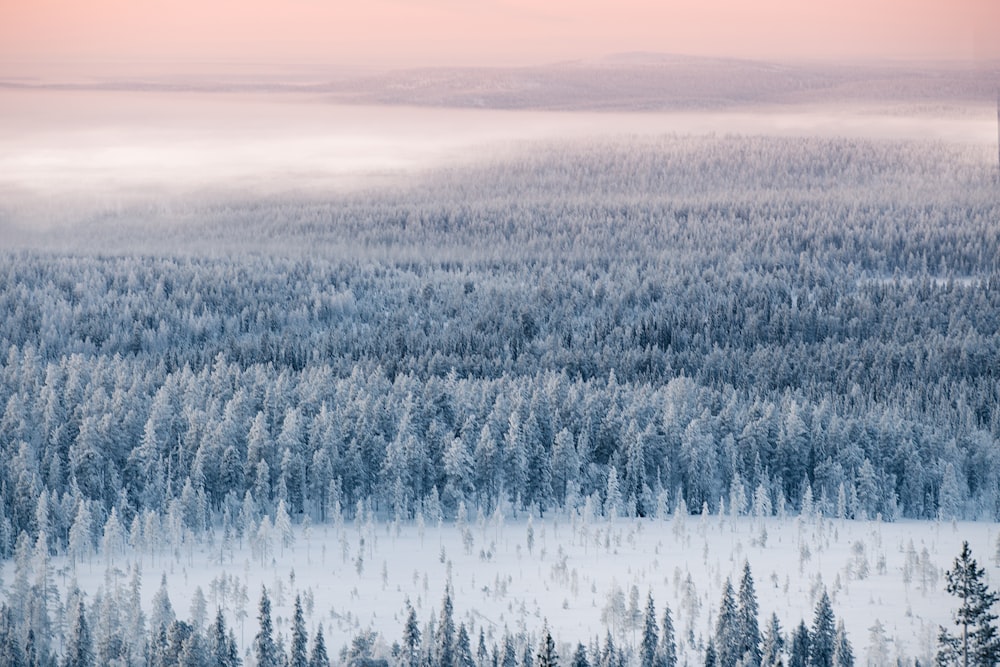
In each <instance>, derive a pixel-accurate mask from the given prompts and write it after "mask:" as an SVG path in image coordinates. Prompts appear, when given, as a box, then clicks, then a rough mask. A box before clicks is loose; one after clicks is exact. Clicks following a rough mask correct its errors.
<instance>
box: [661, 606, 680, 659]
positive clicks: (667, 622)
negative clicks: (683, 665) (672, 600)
mask: <svg viewBox="0 0 1000 667" xmlns="http://www.w3.org/2000/svg"><path fill="white" fill-rule="evenodd" d="M661 630H662V631H661V632H660V643H659V645H658V646H657V647H656V665H657V667H676V665H677V640H676V639H675V637H674V621H673V619H672V618H671V616H670V607H669V605H667V604H666V603H664V605H663V623H662V624H661Z"/></svg>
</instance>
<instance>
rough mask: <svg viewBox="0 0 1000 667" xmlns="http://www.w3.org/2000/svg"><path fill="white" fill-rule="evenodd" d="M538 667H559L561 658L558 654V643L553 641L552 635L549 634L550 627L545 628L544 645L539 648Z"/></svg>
mask: <svg viewBox="0 0 1000 667" xmlns="http://www.w3.org/2000/svg"><path fill="white" fill-rule="evenodd" d="M536 657H537V658H538V660H537V664H538V667H557V666H558V665H559V656H558V655H557V654H556V643H555V641H553V639H552V633H551V632H549V628H548V626H546V627H545V630H544V634H543V635H542V643H541V645H540V646H539V647H538V655H537V656H536Z"/></svg>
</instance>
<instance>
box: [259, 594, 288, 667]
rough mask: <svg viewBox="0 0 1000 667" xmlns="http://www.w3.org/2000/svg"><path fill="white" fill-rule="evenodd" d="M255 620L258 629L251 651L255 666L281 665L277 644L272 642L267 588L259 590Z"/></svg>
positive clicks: (269, 602) (272, 631)
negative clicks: (255, 662)
mask: <svg viewBox="0 0 1000 667" xmlns="http://www.w3.org/2000/svg"><path fill="white" fill-rule="evenodd" d="M257 620H258V621H259V623H260V629H259V630H258V631H257V635H256V636H255V637H254V638H253V652H254V657H255V658H256V660H257V667H281V662H282V661H281V656H280V655H279V654H278V646H277V644H275V643H274V628H273V625H272V623H271V600H270V598H268V597H267V589H266V588H264V587H263V586H262V587H261V590H260V604H259V605H258V607H257Z"/></svg>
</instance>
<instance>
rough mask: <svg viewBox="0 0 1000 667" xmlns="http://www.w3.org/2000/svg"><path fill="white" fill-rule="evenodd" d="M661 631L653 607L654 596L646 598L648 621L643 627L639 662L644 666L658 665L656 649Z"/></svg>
mask: <svg viewBox="0 0 1000 667" xmlns="http://www.w3.org/2000/svg"><path fill="white" fill-rule="evenodd" d="M659 634H660V633H659V631H658V629H657V627H656V609H655V608H654V607H653V594H652V593H649V595H648V596H647V598H646V621H645V623H644V624H643V627H642V644H641V646H640V648H639V661H640V664H642V665H649V666H650V667H653V666H654V665H656V648H657V644H658V643H659V639H660V637H659Z"/></svg>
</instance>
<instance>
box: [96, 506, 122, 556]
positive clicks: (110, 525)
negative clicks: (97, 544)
mask: <svg viewBox="0 0 1000 667" xmlns="http://www.w3.org/2000/svg"><path fill="white" fill-rule="evenodd" d="M124 550H125V530H124V529H123V528H122V524H121V521H119V520H118V510H117V509H115V508H114V507H112V508H111V514H110V515H108V520H107V521H106V522H105V523H104V535H103V537H102V538H101V551H103V553H104V556H105V557H106V558H107V559H108V562H109V563H110V564H112V565H113V564H114V562H115V558H116V557H118V556H120V555H121V554H122V552H123V551H124Z"/></svg>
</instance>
